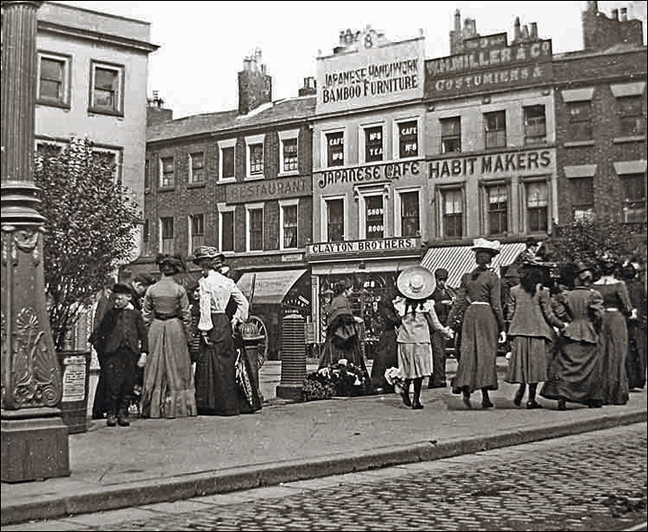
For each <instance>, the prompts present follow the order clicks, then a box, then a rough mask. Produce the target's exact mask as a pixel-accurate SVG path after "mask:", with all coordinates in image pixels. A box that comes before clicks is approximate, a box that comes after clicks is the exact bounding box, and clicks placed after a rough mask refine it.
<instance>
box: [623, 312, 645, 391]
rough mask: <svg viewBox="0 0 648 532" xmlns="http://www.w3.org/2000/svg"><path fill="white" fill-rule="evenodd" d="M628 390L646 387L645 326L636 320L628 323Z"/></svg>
mask: <svg viewBox="0 0 648 532" xmlns="http://www.w3.org/2000/svg"><path fill="white" fill-rule="evenodd" d="M626 370H627V372H628V388H629V389H631V390H632V389H633V388H635V389H636V388H641V389H643V388H644V386H646V324H645V323H642V322H640V321H638V320H630V321H628V358H627V359H626Z"/></svg>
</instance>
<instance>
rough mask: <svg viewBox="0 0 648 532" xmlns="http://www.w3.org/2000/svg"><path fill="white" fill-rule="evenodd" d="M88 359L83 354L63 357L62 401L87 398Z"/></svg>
mask: <svg viewBox="0 0 648 532" xmlns="http://www.w3.org/2000/svg"><path fill="white" fill-rule="evenodd" d="M85 386H86V359H85V357H84V356H83V355H72V356H67V357H65V358H64V359H63V398H62V399H61V401H62V402H64V403H67V402H73V401H83V400H85Z"/></svg>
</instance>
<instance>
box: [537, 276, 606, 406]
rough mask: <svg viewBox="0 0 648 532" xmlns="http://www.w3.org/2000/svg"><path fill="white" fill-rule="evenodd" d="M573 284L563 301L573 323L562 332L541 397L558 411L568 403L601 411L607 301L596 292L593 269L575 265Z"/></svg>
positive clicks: (570, 322) (570, 321)
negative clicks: (602, 338) (555, 404)
mask: <svg viewBox="0 0 648 532" xmlns="http://www.w3.org/2000/svg"><path fill="white" fill-rule="evenodd" d="M573 269H574V272H573V275H574V276H575V278H574V279H573V281H572V282H569V281H570V280H568V282H569V284H572V283H573V289H572V290H569V291H568V292H567V293H566V294H565V295H564V298H563V300H562V304H563V305H564V307H565V310H566V313H567V316H568V319H569V323H568V324H567V326H566V327H565V328H564V329H563V331H562V337H561V338H560V339H559V345H558V348H557V349H556V352H555V355H554V358H553V360H552V362H551V365H550V367H549V375H548V379H547V381H545V383H544V384H543V385H542V389H541V390H540V395H541V396H542V397H544V398H546V399H554V400H557V401H558V410H566V409H567V404H566V403H567V402H568V401H569V402H573V403H580V404H584V405H587V406H589V407H590V408H597V407H600V406H601V405H602V404H603V393H602V388H601V367H602V365H601V361H602V358H601V356H600V349H599V345H598V342H599V331H600V328H601V322H602V320H603V314H604V313H605V310H604V309H603V298H602V296H601V294H600V293H599V292H598V291H596V290H594V289H592V280H593V274H592V270H591V267H590V266H588V265H586V264H583V263H577V264H576V265H574V268H573Z"/></svg>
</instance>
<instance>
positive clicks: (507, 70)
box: [425, 39, 553, 98]
mask: <svg viewBox="0 0 648 532" xmlns="http://www.w3.org/2000/svg"><path fill="white" fill-rule="evenodd" d="M483 42H484V47H483V48H482V47H479V46H476V47H474V48H472V49H469V50H468V51H467V52H466V53H463V54H457V55H453V56H449V57H442V58H440V59H431V60H428V61H426V62H425V95H426V97H427V98H438V97H440V96H453V95H463V94H469V93H474V92H480V91H490V90H493V89H495V88H499V87H508V88H510V87H517V86H521V85H528V84H530V83H533V84H537V83H544V82H550V81H551V80H552V78H553V65H552V63H551V59H552V50H551V40H537V41H533V42H525V43H520V44H515V45H511V46H508V45H504V46H500V45H493V43H492V42H491V41H489V40H488V39H483Z"/></svg>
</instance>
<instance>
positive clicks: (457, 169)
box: [428, 150, 556, 179]
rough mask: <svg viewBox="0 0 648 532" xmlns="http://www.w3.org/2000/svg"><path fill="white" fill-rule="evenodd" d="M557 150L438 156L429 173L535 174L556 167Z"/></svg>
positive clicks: (436, 175)
mask: <svg viewBox="0 0 648 532" xmlns="http://www.w3.org/2000/svg"><path fill="white" fill-rule="evenodd" d="M555 160H556V157H555V151H554V150H525V151H515V152H505V153H489V154H485V155H474V156H466V157H453V158H445V159H436V160H434V161H430V162H429V167H428V171H429V173H428V177H429V178H430V179H443V178H449V177H450V178H452V177H462V178H466V177H470V176H472V175H479V176H489V175H490V176H497V175H508V174H511V173H515V174H517V175H521V176H524V175H534V174H538V173H550V172H553V171H554V170H555V166H556V162H555Z"/></svg>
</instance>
